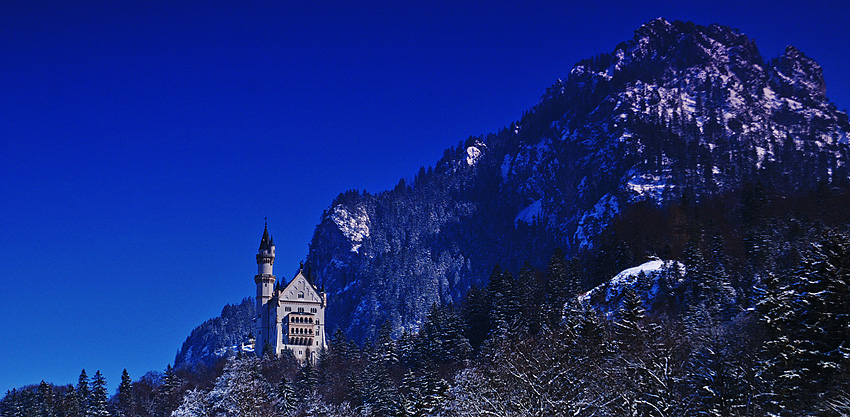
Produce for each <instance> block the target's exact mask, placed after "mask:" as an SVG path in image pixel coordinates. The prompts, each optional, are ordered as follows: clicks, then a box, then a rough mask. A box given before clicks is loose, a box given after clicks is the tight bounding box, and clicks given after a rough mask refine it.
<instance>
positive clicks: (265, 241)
mask: <svg viewBox="0 0 850 417" xmlns="http://www.w3.org/2000/svg"><path fill="white" fill-rule="evenodd" d="M270 245H272V246H273V245H274V243H273V242H271V239H270V238H269V224H268V223H266V227H265V229H264V230H263V238H262V239H260V249H257V250H264V249H265V250H268V249H269V246H270Z"/></svg>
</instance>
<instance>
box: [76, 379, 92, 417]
mask: <svg viewBox="0 0 850 417" xmlns="http://www.w3.org/2000/svg"><path fill="white" fill-rule="evenodd" d="M90 397H91V391H89V377H88V375H86V370H85V369H83V370H82V371H81V372H80V378H79V379H78V380H77V403H78V404H79V406H80V414H86V413H88V410H89V398H90Z"/></svg>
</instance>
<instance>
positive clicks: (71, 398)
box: [61, 384, 84, 417]
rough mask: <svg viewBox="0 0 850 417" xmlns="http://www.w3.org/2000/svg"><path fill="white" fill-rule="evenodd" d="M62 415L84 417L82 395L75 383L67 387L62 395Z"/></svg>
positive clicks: (64, 416) (63, 416)
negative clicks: (78, 392) (81, 405)
mask: <svg viewBox="0 0 850 417" xmlns="http://www.w3.org/2000/svg"><path fill="white" fill-rule="evenodd" d="M61 409H62V417H82V416H83V414H84V413H83V411H82V408H81V407H80V397H79V396H78V395H77V390H76V389H75V388H74V386H73V385H71V384H68V386H67V387H65V395H64V396H63V397H62V406H61Z"/></svg>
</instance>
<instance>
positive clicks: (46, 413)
mask: <svg viewBox="0 0 850 417" xmlns="http://www.w3.org/2000/svg"><path fill="white" fill-rule="evenodd" d="M53 398H54V397H53V388H52V387H51V386H50V385H48V384H47V383H46V382H44V380H42V381H41V383H40V384H39V385H38V390H37V391H36V403H37V406H38V411H37V415H38V417H53V415H54V413H55V410H54V400H53Z"/></svg>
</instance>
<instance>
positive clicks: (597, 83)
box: [309, 19, 850, 338]
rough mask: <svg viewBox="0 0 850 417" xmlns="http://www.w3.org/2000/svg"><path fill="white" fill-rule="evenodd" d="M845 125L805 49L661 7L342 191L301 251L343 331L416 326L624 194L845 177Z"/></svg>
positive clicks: (574, 234) (568, 240) (606, 212)
mask: <svg viewBox="0 0 850 417" xmlns="http://www.w3.org/2000/svg"><path fill="white" fill-rule="evenodd" d="M848 132H850V125H848V119H847V115H846V114H844V113H842V112H840V111H838V110H837V109H836V107H835V105H833V104H832V103H830V102H829V101H828V100H827V99H826V96H825V84H824V81H823V77H822V74H821V69H820V67H819V66H818V64H817V63H816V62H814V61H813V60H811V59H810V58H808V57H806V56H805V55H804V54H803V53H802V52H800V51H798V50H796V49H795V48H793V47H788V48H787V49H786V51H785V53H784V54H783V55H782V56H781V57H779V58H776V59H773V60H771V61H769V62H765V61H764V60H763V59H762V57H761V55H760V53H759V52H758V49H757V47H756V45H755V43H754V42H753V41H752V40H750V39H749V38H747V36H746V35H744V34H742V33H739V32H737V31H736V30H733V29H730V28H727V27H723V26H719V25H712V26H708V27H705V26H699V25H695V24H693V23H687V22H668V21H666V20H664V19H656V20H653V21H651V22H648V23H647V24H645V25H643V26H641V27H640V28H638V29H637V30H636V31H635V35H634V37H633V38H632V39H631V40H629V41H627V42H624V43H621V44H620V45H618V46H617V47H616V48H615V50H614V51H613V52H611V53H608V54H601V55H599V56H596V57H594V58H592V59H587V60H584V61H581V62H579V63H578V64H576V65H575V66H574V67H573V68H572V69H571V70H570V72H569V75H568V76H567V78H566V79H564V80H559V81H558V82H557V83H556V84H555V85H553V86H552V87H550V88H549V89H548V90H547V92H546V94H544V95H543V97H542V98H541V100H540V102H539V103H538V104H537V105H536V106H535V107H534V108H533V109H532V110H531V111H529V112H527V113H526V114H525V115H524V116H523V117H522V119H521V120H520V121H519V122H517V123H514V124H512V125H511V126H510V127H509V128H506V129H503V130H501V131H500V132H498V133H496V134H490V135H487V136H482V137H470V138H469V139H467V140H466V141H464V142H462V143H461V144H460V145H459V146H457V147H453V148H450V149H447V150H446V152H445V154H444V156H443V157H442V158H441V159H440V160H439V161H438V162H437V164H436V165H435V166H434V168H433V169H432V168H428V169H427V170H426V169H424V168H423V169H420V171H419V173H418V174H417V175H416V176H415V179H414V181H413V183H412V184H407V183H406V182H405V181H404V180H402V181H401V182H400V183H399V184H398V186H396V187H395V188H394V189H393V190H389V191H385V192H382V193H378V194H365V193H359V192H356V191H350V192H347V193H343V194H341V195H340V196H338V197H337V198H336V199H335V200H334V201H333V203H332V205H331V207H330V208H329V209H327V210H326V211H325V212H324V213H323V216H322V220H321V223H320V224H319V225H318V226H317V228H316V231H315V234H314V237H313V240H312V242H311V245H310V252H309V262H310V264H311V267H312V270H313V272H314V274H315V276H316V278H317V280H318V282H320V283H322V284H324V285H325V287H326V290H327V292H328V294H329V308H328V313H327V314H328V321H329V324H330V326H331V327H334V326H340V327H341V328H343V329H344V330H346V331H348V332H349V334H351V335H352V337H354V338H360V337H367V336H369V335H371V334H373V333H374V331H375V329H376V328H377V326H380V324H381V323H382V322H384V321H390V322H391V323H392V325H393V327H394V329H396V331H400V330H401V329H409V330H415V329H416V328H417V327H418V325H419V323H421V320H422V319H423V317H424V315H425V314H426V312H427V310H428V308H429V307H430V305H431V304H432V303H450V302H458V301H459V300H460V299H461V297H462V296H463V294H464V293H465V292H466V290H467V289H468V288H469V287H470V286H471V285H473V284H475V285H479V286H480V285H482V284H483V283H484V282H483V280H485V279H486V277H487V276H488V275H489V272H490V270H491V269H492V267H493V265H494V264H496V263H497V262H498V263H500V264H501V265H502V266H505V267H508V268H509V269H514V268H516V267H517V266H518V265H519V264H520V263H521V262H523V261H525V260H530V261H531V262H532V263H535V264H536V266H541V264H542V262H543V261H544V260H545V259H546V258H547V257H548V255H549V254H551V253H552V251H553V249H554V248H555V247H557V246H561V247H563V248H565V249H566V250H567V252H568V253H578V252H582V251H592V250H593V249H594V240H595V238H596V237H597V236H598V235H599V234H600V233H601V232H602V231H603V230H605V228H606V227H607V226H608V224H609V223H610V222H611V220H612V219H613V218H614V217H615V216H616V215H617V213H619V212H620V211H621V210H622V209H623V208H624V207H626V206H628V205H631V204H634V203H635V202H639V201H645V200H648V201H651V202H653V203H656V204H662V205H663V204H667V203H670V202H676V201H681V200H683V199H687V200H690V201H696V202H698V201H700V200H701V199H702V198H703V197H705V196H708V195H713V194H717V193H719V192H723V191H728V190H734V189H737V188H739V187H741V186H742V184H744V183H745V182H753V181H760V182H762V183H764V184H769V185H770V186H771V187H777V188H782V189H786V190H789V191H793V190H804V189H809V188H811V187H813V186H815V185H816V184H819V183H842V184H843V183H845V182H846V181H847V179H848V176H850V171H848V167H847V159H848V146H847V142H848V136H850V134H848Z"/></svg>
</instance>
